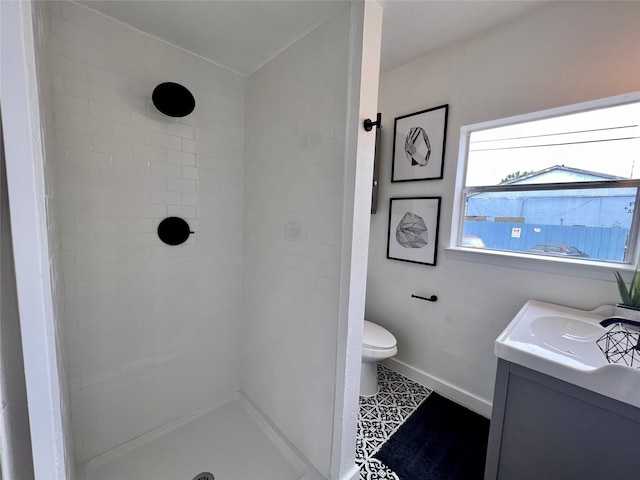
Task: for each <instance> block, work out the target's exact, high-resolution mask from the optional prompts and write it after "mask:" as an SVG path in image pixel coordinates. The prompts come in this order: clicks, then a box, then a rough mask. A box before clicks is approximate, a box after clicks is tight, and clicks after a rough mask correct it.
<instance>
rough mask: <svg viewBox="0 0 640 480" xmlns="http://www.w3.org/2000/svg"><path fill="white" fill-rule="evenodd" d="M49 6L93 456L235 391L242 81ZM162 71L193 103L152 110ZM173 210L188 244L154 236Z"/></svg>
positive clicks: (71, 340)
mask: <svg viewBox="0 0 640 480" xmlns="http://www.w3.org/2000/svg"><path fill="white" fill-rule="evenodd" d="M42 3H43V4H46V6H44V5H43V10H44V11H45V15H44V17H45V21H46V20H48V27H49V28H50V31H51V35H50V36H49V38H48V42H47V52H46V56H47V63H48V66H49V70H48V72H42V73H43V79H45V80H46V82H47V83H48V88H49V90H50V91H49V96H45V99H47V100H46V101H47V102H48V103H47V104H46V107H47V109H48V112H50V113H52V115H51V119H50V122H49V125H48V127H49V129H50V131H49V133H50V136H51V138H52V144H51V145H50V148H49V149H48V152H49V155H48V162H49V163H48V167H49V168H51V170H52V171H53V181H52V182H50V183H51V184H52V186H53V187H54V188H52V191H53V192H54V193H53V194H52V198H53V200H54V202H55V205H54V206H53V208H54V215H53V216H52V218H53V222H52V223H53V226H55V228H56V229H57V232H56V233H57V235H53V234H52V245H58V256H59V258H58V259H57V260H56V261H55V263H57V264H58V268H59V272H58V276H59V277H60V279H61V282H62V283H63V284H64V293H63V294H62V299H61V301H60V302H61V303H62V305H61V306H60V310H61V311H60V316H61V318H62V319H63V324H64V340H65V349H66V361H67V367H68V377H69V386H70V390H71V416H72V430H73V439H74V444H75V445H74V447H75V453H76V459H77V460H78V461H79V462H82V461H84V460H87V459H89V458H91V457H93V456H95V455H97V454H99V453H102V452H104V451H106V450H108V449H110V448H112V447H115V446H117V445H119V444H121V443H123V442H125V441H127V440H131V439H133V438H135V437H136V436H138V435H140V434H142V433H144V432H147V431H149V430H151V429H153V428H156V427H158V426H160V425H163V424H165V423H167V422H168V421H170V420H172V419H175V418H177V417H179V416H181V415H184V414H186V413H189V412H191V411H193V410H195V409H196V408H198V407H201V406H203V405H206V404H208V403H211V402H214V401H216V400H217V399H220V398H223V397H225V396H227V395H229V394H231V393H232V392H235V391H237V390H239V389H240V365H241V351H242V349H241V334H242V332H241V322H242V265H243V251H242V248H243V244H242V241H243V229H244V225H243V221H242V219H243V212H244V179H243V175H244V110H245V98H244V95H245V93H244V92H245V80H244V78H242V77H240V76H238V75H235V74H233V73H231V72H229V71H227V70H224V69H222V68H220V67H218V66H216V65H214V64H211V63H208V62H206V61H204V60H202V59H200V58H198V57H196V56H193V55H190V54H188V53H186V52H184V51H183V50H180V49H177V48H174V47H172V46H170V45H168V44H166V43H164V42H162V41H160V40H158V39H155V38H153V37H150V36H147V35H144V34H142V33H140V32H138V31H135V30H133V29H131V28H129V27H127V26H125V25H123V24H121V23H118V22H116V21H113V20H111V19H109V18H107V17H104V16H102V15H99V14H97V13H95V12H93V11H91V10H88V9H86V8H84V7H81V6H79V5H76V4H73V3H68V2H42ZM45 73H46V75H45ZM165 81H174V82H178V83H182V84H183V85H185V86H186V87H187V88H189V89H190V90H191V92H192V93H193V95H194V96H195V98H196V109H195V111H194V112H193V113H192V114H191V115H189V116H188V117H185V118H182V119H174V118H169V117H165V116H163V115H162V114H160V113H159V112H157V111H156V109H155V107H154V106H153V104H152V102H151V100H150V99H151V93H152V91H153V89H154V87H155V86H156V85H158V84H159V83H162V82H165ZM166 216H179V217H183V218H185V220H187V221H188V222H189V224H190V226H191V230H193V231H194V232H195V233H194V234H193V235H191V236H190V238H189V240H188V241H187V242H186V243H185V244H184V245H181V246H168V245H165V244H163V243H162V242H161V241H160V240H159V238H158V236H157V234H156V228H157V225H158V223H159V222H160V221H161V220H162V219H163V218H164V217H166ZM52 230H53V227H52ZM325 236H326V235H325ZM329 237H330V235H329ZM56 238H57V240H56Z"/></svg>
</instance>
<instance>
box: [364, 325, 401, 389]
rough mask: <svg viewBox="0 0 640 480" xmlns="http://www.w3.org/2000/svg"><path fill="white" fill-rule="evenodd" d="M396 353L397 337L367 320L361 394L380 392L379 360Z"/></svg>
mask: <svg viewBox="0 0 640 480" xmlns="http://www.w3.org/2000/svg"><path fill="white" fill-rule="evenodd" d="M396 353H398V347H397V345H396V337H394V336H393V335H392V334H391V332H389V330H387V329H386V328H384V327H381V326H380V325H377V324H375V323H373V322H369V321H367V320H365V321H364V331H363V334H362V371H361V374H360V395H361V396H363V397H371V396H373V395H375V394H376V393H378V362H379V361H380V360H384V359H385V358H391V357H393V356H394V355H395V354H396Z"/></svg>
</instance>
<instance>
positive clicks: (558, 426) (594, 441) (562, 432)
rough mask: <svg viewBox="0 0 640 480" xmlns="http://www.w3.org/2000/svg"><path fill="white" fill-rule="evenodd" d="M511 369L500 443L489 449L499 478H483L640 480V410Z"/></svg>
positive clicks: (510, 365) (546, 378)
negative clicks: (633, 479) (634, 479)
mask: <svg viewBox="0 0 640 480" xmlns="http://www.w3.org/2000/svg"><path fill="white" fill-rule="evenodd" d="M505 363H507V362H505ZM502 367H504V365H502ZM508 367H509V374H508V379H507V387H506V389H504V388H503V389H502V390H503V392H504V391H506V398H504V402H502V403H503V405H504V410H503V413H502V415H498V416H497V417H496V420H497V423H498V424H499V423H501V424H502V425H501V426H502V428H501V435H499V436H498V435H496V432H493V437H494V438H493V440H494V441H495V440H496V438H498V442H497V445H496V444H495V443H494V445H493V448H491V447H490V449H489V450H490V452H489V455H494V458H493V459H491V458H488V459H487V463H488V465H489V464H491V463H492V462H493V463H494V464H495V463H497V476H495V472H493V473H490V472H489V470H487V474H488V476H486V477H485V478H487V479H489V478H497V479H499V480H542V479H544V480H618V479H619V480H626V479H631V478H639V477H638V475H639V474H638V472H640V410H639V409H637V408H633V407H631V406H630V405H627V404H624V403H621V402H618V401H616V400H612V399H609V398H607V397H604V396H602V395H598V394H595V393H593V392H590V391H588V390H584V389H582V388H579V387H576V386H574V385H570V384H567V383H565V382H562V381H559V380H557V379H554V378H551V377H548V376H546V375H543V374H540V373H538V372H534V371H532V370H529V369H526V368H523V367H520V366H518V365H514V364H508ZM503 387H504V386H503ZM498 390H499V388H498V385H497V384H496V392H498ZM494 401H495V400H494ZM498 403H501V402H498ZM495 413H496V412H495V411H494V414H495ZM500 417H501V418H500ZM492 421H493V419H492ZM492 426H493V425H492ZM497 426H498V425H497ZM490 438H491V437H490ZM490 443H491V440H490ZM496 447H497V448H496ZM496 454H497V455H498V458H495V455H496Z"/></svg>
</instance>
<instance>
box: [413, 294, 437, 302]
mask: <svg viewBox="0 0 640 480" xmlns="http://www.w3.org/2000/svg"><path fill="white" fill-rule="evenodd" d="M411 298H419V299H420V300H426V301H427V302H437V301H438V297H436V296H435V295H431V296H430V297H421V296H420V295H411Z"/></svg>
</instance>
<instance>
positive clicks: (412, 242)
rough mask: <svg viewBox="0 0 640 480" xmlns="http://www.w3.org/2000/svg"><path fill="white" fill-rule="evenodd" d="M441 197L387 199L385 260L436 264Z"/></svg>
mask: <svg viewBox="0 0 640 480" xmlns="http://www.w3.org/2000/svg"><path fill="white" fill-rule="evenodd" d="M441 201H442V197H405V198H391V199H389V230H388V232H387V258H388V259H391V260H400V261H402V262H411V263H419V264H422V265H431V266H435V265H436V260H437V254H438V229H439V225H440V204H441Z"/></svg>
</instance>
